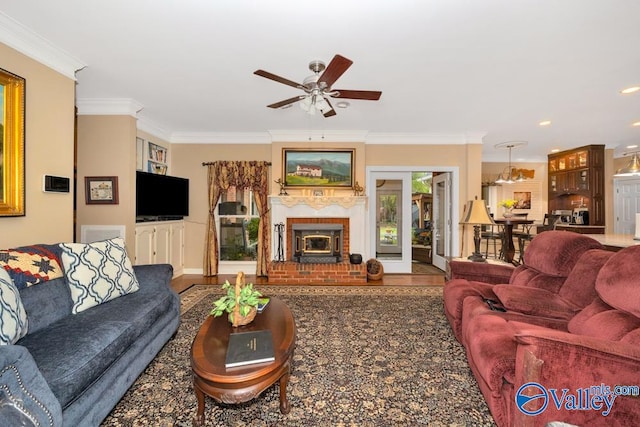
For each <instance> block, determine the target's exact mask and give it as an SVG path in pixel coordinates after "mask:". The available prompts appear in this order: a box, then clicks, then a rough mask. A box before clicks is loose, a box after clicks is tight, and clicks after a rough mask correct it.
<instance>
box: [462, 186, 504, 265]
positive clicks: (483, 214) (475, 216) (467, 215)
mask: <svg viewBox="0 0 640 427" xmlns="http://www.w3.org/2000/svg"><path fill="white" fill-rule="evenodd" d="M460 224H470V225H473V243H474V245H475V251H474V252H473V253H472V254H471V255H469V257H468V258H467V259H469V260H471V261H473V262H487V260H486V259H485V258H484V257H483V256H482V254H481V253H480V226H481V225H495V222H493V218H491V215H489V211H488V210H487V204H486V203H485V202H484V200H478V198H477V197H476V199H475V200H470V201H468V202H467V206H466V207H465V211H464V214H463V217H462V221H460Z"/></svg>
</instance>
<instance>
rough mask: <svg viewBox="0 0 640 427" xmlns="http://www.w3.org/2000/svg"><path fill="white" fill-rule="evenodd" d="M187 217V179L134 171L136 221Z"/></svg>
mask: <svg viewBox="0 0 640 427" xmlns="http://www.w3.org/2000/svg"><path fill="white" fill-rule="evenodd" d="M188 215H189V180H188V179H186V178H178V177H176V176H168V175H157V174H153V173H147V172H140V171H136V221H161V220H172V219H182V218H183V217H185V216H188Z"/></svg>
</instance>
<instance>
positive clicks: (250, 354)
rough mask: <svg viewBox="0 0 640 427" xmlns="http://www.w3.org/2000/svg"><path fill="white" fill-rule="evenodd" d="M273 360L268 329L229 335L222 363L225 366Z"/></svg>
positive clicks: (273, 355)
mask: <svg viewBox="0 0 640 427" xmlns="http://www.w3.org/2000/svg"><path fill="white" fill-rule="evenodd" d="M274 360H275V353H274V352H273V337H272V336H271V331H270V330H263V331H249V332H237V333H233V334H230V335H229V346H228V347H227V356H226V358H225V364H224V366H225V367H226V368H235V367H238V366H244V365H251V364H253V363H262V362H273V361H274Z"/></svg>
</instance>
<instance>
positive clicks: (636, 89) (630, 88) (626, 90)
mask: <svg viewBox="0 0 640 427" xmlns="http://www.w3.org/2000/svg"><path fill="white" fill-rule="evenodd" d="M639 90H640V86H632V87H628V88H626V89H622V90H621V91H620V93H622V94H624V95H627V94H629V93H633V92H637V91H639Z"/></svg>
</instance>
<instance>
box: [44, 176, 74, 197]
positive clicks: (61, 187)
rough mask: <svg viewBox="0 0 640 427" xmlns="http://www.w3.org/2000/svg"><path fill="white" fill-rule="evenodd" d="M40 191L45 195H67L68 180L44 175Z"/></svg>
mask: <svg viewBox="0 0 640 427" xmlns="http://www.w3.org/2000/svg"><path fill="white" fill-rule="evenodd" d="M43 181H44V182H43V188H42V190H43V191H44V192H45V193H68V192H69V178H65V177H63V176H52V175H45V176H44V180H43Z"/></svg>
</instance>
